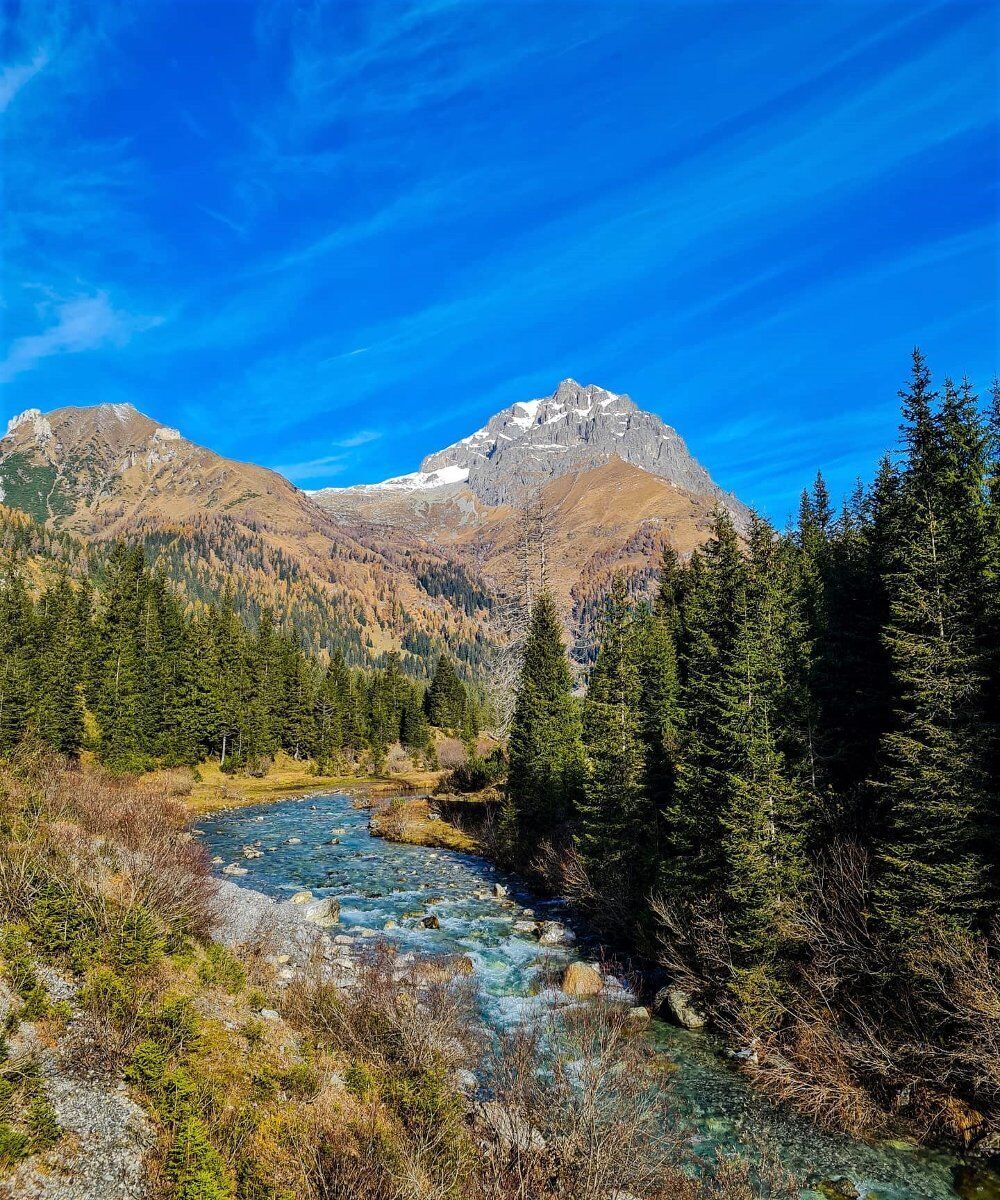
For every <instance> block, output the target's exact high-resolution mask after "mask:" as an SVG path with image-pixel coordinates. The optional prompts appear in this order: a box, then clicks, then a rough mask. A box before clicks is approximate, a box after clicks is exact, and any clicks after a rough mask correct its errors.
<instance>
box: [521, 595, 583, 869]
mask: <svg viewBox="0 0 1000 1200" xmlns="http://www.w3.org/2000/svg"><path fill="white" fill-rule="evenodd" d="M509 753H510V767H509V772H508V782H507V795H506V801H505V805H504V812H503V831H504V836H505V838H506V841H507V844H508V847H509V850H510V852H511V853H512V854H513V855H514V856H515V857H520V858H522V859H525V860H530V858H531V856H532V855H533V853H534V852H535V850H537V848H538V847H539V846H540V845H541V843H542V842H550V841H557V842H563V841H565V840H566V839H567V837H568V824H569V821H570V820H571V818H572V817H573V816H574V814H575V812H576V807H577V804H578V802H579V799H580V795H581V785H582V781H583V773H584V765H583V746H582V742H581V722H580V711H579V705H578V704H577V701H576V699H575V698H574V696H573V675H572V672H571V671H570V667H569V663H568V661H567V659H566V648H565V644H564V642H563V632H562V626H561V623H560V621H559V614H558V611H557V609H556V606H555V601H554V600H553V598H552V596H551V594H550V593H549V592H548V591H544V592H542V594H541V595H540V596H539V597H538V598H537V600H536V601H535V603H534V606H533V608H532V613H531V625H530V628H529V631H528V638H527V642H526V644H525V650H524V663H523V666H522V669H521V675H520V679H519V682H518V691H517V701H516V705H515V709H514V718H513V723H512V726H511V734H510V751H509Z"/></svg>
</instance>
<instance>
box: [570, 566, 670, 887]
mask: <svg viewBox="0 0 1000 1200" xmlns="http://www.w3.org/2000/svg"><path fill="white" fill-rule="evenodd" d="M637 640H638V639H637V631H636V625H635V618H634V616H633V613H632V611H631V608H630V606H629V601H628V595H627V592H626V590H625V583H624V580H623V579H622V578H621V577H619V578H617V579H616V580H615V582H614V585H613V587H612V591H611V595H610V596H609V598H608V603H607V612H606V615H605V619H604V622H603V627H602V637H601V648H600V652H599V654H598V657H597V663H596V664H595V666H594V670H593V672H592V674H591V678H590V685H589V687H588V689H587V698H586V700H585V702H584V706H583V740H584V748H585V751H586V764H587V774H586V781H585V785H584V789H583V795H582V796H581V798H580V800H579V803H578V816H577V822H576V845H577V849H578V851H579V853H580V858H581V860H582V861H583V863H584V866H585V867H586V868H587V871H588V875H589V877H590V879H591V881H592V882H593V883H594V884H595V885H596V886H597V887H598V889H599V890H600V891H602V892H604V893H605V894H606V895H609V896H614V897H615V899H616V900H617V901H618V902H622V901H625V902H626V903H629V904H630V906H632V907H633V908H634V905H635V900H636V898H637V897H636V890H637V889H638V890H639V893H640V894H641V889H642V887H643V885H644V884H645V882H646V881H647V880H648V876H649V869H648V864H649V854H650V850H651V848H652V838H653V825H654V819H653V810H652V806H651V804H650V803H649V794H648V792H647V789H646V783H647V778H646V772H645V754H644V746H643V740H642V737H643V732H644V730H643V713H642V708H641V699H642V693H641V682H640V674H639V668H638V663H637V660H638V652H637V651H638V646H637Z"/></svg>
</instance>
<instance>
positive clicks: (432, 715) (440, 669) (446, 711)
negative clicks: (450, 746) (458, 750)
mask: <svg viewBox="0 0 1000 1200" xmlns="http://www.w3.org/2000/svg"><path fill="white" fill-rule="evenodd" d="M426 703H427V718H428V720H429V721H430V723H431V724H432V725H436V726H437V727H438V728H439V729H461V727H462V720H463V718H464V716H465V709H466V695H465V687H464V685H463V684H462V681H461V679H459V677H458V675H457V673H456V671H455V666H454V664H453V663H452V661H451V659H450V658H449V657H448V655H447V654H442V655H441V657H440V658H439V659H438V661H437V666H436V667H435V669H434V678H433V679H432V680H431V685H430V687H429V688H428V689H427V698H426Z"/></svg>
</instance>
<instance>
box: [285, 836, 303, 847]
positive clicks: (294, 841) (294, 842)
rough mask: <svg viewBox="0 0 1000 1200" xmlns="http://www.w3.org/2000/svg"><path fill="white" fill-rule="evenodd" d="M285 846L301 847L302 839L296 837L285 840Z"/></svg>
mask: <svg viewBox="0 0 1000 1200" xmlns="http://www.w3.org/2000/svg"><path fill="white" fill-rule="evenodd" d="M285 845H286V846H301V845H302V839H301V838H297V837H290V838H285Z"/></svg>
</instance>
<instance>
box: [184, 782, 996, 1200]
mask: <svg viewBox="0 0 1000 1200" xmlns="http://www.w3.org/2000/svg"><path fill="white" fill-rule="evenodd" d="M368 820H369V818H368V814H367V813H366V812H363V811H359V810H358V809H357V808H355V806H354V804H353V802H352V801H351V799H350V798H349V797H347V796H345V795H343V794H341V795H329V794H313V795H308V796H305V797H302V798H297V799H292V800H287V801H284V802H279V803H273V802H269V803H268V804H267V806H266V807H263V806H258V807H251V808H242V809H239V810H234V811H231V812H223V813H218V814H217V815H216V818H215V819H214V820H207V821H205V822H204V824H205V834H204V842H205V845H206V848H208V849H209V850H210V851H211V852H212V853H213V854H215V856H216V857H217V858H219V859H220V860H221V861H220V862H219V863H218V864H217V865H218V867H219V869H220V870H221V869H222V868H223V866H224V865H225V864H227V863H242V864H243V869H245V870H246V871H247V874H246V876H245V877H244V878H243V879H241V883H246V884H247V885H248V886H249V887H252V888H254V889H257V890H259V891H262V892H264V893H266V894H269V895H272V896H274V897H275V898H278V899H287V898H288V897H290V896H291V895H293V894H294V893H295V892H296V891H299V890H301V889H303V888H308V889H310V890H311V891H312V892H313V894H314V896H316V897H317V898H325V897H330V898H333V899H336V900H337V902H338V903H339V905H340V919H339V927H338V929H337V930H336V931H335V932H334V936H341V937H345V938H349V939H351V941H352V942H360V943H361V944H365V941H364V940H365V939H371V941H370V942H369V944H376V943H377V942H378V940H380V939H384V940H386V941H388V942H390V943H392V944H393V945H395V946H396V947H397V949H399V950H400V951H401V952H403V953H406V952H409V951H413V952H416V953H418V954H433V955H445V956H465V957H467V958H468V959H469V961H471V963H472V965H473V972H474V977H475V980H476V982H477V983H478V985H479V987H480V989H481V992H482V998H483V999H482V1004H483V1011H484V1014H485V1016H486V1019H487V1020H488V1021H489V1023H490V1024H493V1025H495V1026H497V1027H503V1026H506V1025H509V1024H511V1023H512V1022H515V1023H516V1022H520V1021H524V1020H529V1019H531V1016H532V1013H533V1012H535V1011H537V1010H538V1007H539V1006H542V1005H544V1004H545V1002H546V999H547V997H551V994H552V991H551V988H552V984H553V981H554V980H556V979H558V978H561V974H562V971H563V969H564V968H565V966H566V964H567V963H568V962H569V961H572V960H574V959H577V958H579V957H580V955H579V952H577V951H575V950H574V949H573V948H571V947H570V946H566V945H563V946H545V945H542V944H541V943H540V942H539V939H538V938H537V936H536V934H535V927H536V924H537V922H538V921H539V920H540V919H556V920H560V921H562V922H563V923H565V924H568V925H570V927H572V918H571V917H570V916H569V914H568V913H567V912H566V910H565V908H564V907H563V906H561V905H560V904H559V903H558V902H557V901H552V900H546V899H541V898H539V897H537V896H534V895H533V894H532V893H531V892H530V891H529V890H528V889H527V888H526V887H525V885H524V884H523V882H522V881H520V880H518V879H516V878H513V877H510V876H507V875H505V874H504V873H503V872H501V871H499V870H498V869H497V868H496V867H494V866H493V865H492V864H490V863H488V862H486V861H485V860H483V859H481V858H478V857H474V856H472V855H469V854H466V853H456V852H453V851H448V850H437V849H430V848H426V847H420V846H413V845H405V844H397V843H393V842H389V841H385V840H378V839H375V838H374V837H373V835H372V833H371V832H370V830H369V828H368ZM334 839H336V840H335V841H334ZM248 846H249V847H253V849H254V850H255V851H259V857H256V858H251V859H249V860H244V859H243V857H242V855H243V849H244V847H248ZM497 885H499V887H500V888H501V889H506V891H507V895H506V896H504V895H502V894H501V895H497V894H496V888H497ZM366 931H371V932H366ZM345 944H346V943H345ZM587 953H588V956H589V954H590V952H589V950H588V952H587ZM649 1036H650V1037H651V1038H652V1039H653V1041H654V1043H655V1045H656V1048H657V1050H658V1052H659V1053H661V1054H662V1055H663V1056H664V1060H665V1062H669V1063H670V1064H671V1080H672V1084H673V1086H675V1087H676V1088H677V1089H678V1094H679V1095H680V1096H681V1097H682V1099H683V1101H684V1103H685V1105H686V1107H687V1110H688V1113H689V1117H690V1120H691V1122H692V1126H693V1129H694V1135H693V1136H694V1138H695V1141H696V1144H697V1147H698V1149H699V1151H701V1152H705V1153H708V1154H711V1153H714V1152H716V1151H718V1150H720V1149H721V1150H725V1149H731V1148H733V1147H736V1148H740V1147H755V1146H764V1147H767V1148H769V1149H770V1151H771V1152H772V1153H773V1154H775V1155H777V1156H778V1157H779V1159H780V1161H782V1162H783V1163H785V1164H786V1165H787V1166H788V1167H789V1169H794V1170H795V1172H796V1173H797V1175H800V1176H801V1178H802V1179H803V1180H804V1181H806V1183H807V1184H808V1189H809V1190H807V1191H804V1193H803V1194H804V1195H809V1196H813V1197H815V1196H822V1195H825V1196H827V1197H830V1196H835V1195H840V1196H850V1197H864V1198H865V1200H954V1197H956V1196H962V1197H965V1198H968V1200H972V1198H973V1197H974V1198H975V1200H987V1198H989V1200H993V1198H994V1197H996V1196H998V1195H1000V1190H998V1183H997V1181H996V1177H995V1176H992V1175H990V1174H989V1172H988V1171H986V1170H985V1169H984V1168H981V1167H979V1166H977V1165H976V1164H972V1163H966V1162H963V1161H962V1160H960V1159H958V1158H955V1157H953V1156H950V1155H947V1154H943V1153H937V1152H935V1151H932V1150H927V1149H922V1148H918V1147H915V1146H907V1145H905V1144H903V1143H887V1144H880V1145H867V1144H865V1143H860V1142H856V1141H853V1140H852V1139H849V1138H844V1137H837V1136H834V1135H827V1134H822V1133H819V1132H817V1131H816V1130H815V1129H813V1128H812V1126H810V1125H808V1124H807V1123H806V1122H803V1121H800V1120H798V1119H796V1118H795V1117H793V1116H791V1115H790V1114H787V1113H784V1112H782V1111H780V1110H777V1109H775V1108H774V1107H772V1106H771V1105H769V1104H768V1103H767V1102H766V1101H765V1100H764V1099H763V1098H762V1097H761V1096H760V1095H759V1094H756V1093H755V1092H754V1090H753V1088H752V1087H751V1086H750V1085H749V1084H748V1083H747V1082H746V1081H745V1080H744V1079H743V1078H742V1077H741V1076H740V1075H739V1074H737V1073H736V1072H735V1071H734V1070H733V1069H732V1065H731V1064H730V1063H729V1062H728V1061H727V1060H726V1059H725V1058H724V1056H723V1052H722V1050H723V1048H722V1047H721V1046H719V1045H718V1043H717V1042H716V1041H715V1040H714V1039H713V1038H711V1037H708V1036H705V1035H702V1034H695V1033H689V1032H686V1031H684V1030H680V1029H677V1028H674V1027H672V1026H669V1025H666V1024H665V1023H663V1022H661V1021H653V1022H652V1024H651V1026H650V1034H649ZM834 1183H836V1185H837V1187H839V1189H840V1190H839V1191H837V1190H834ZM819 1185H824V1186H823V1188H820V1186H819Z"/></svg>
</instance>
